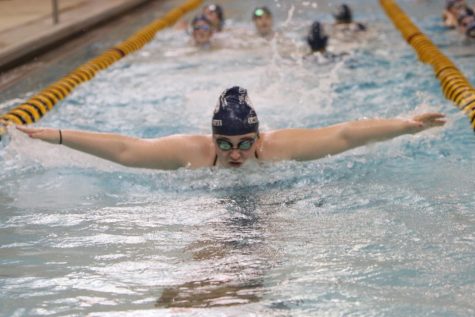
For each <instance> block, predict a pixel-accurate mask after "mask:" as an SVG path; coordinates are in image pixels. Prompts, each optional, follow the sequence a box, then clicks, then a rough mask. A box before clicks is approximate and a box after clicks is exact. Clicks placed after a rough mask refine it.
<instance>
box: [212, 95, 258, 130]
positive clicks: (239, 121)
mask: <svg viewBox="0 0 475 317" xmlns="http://www.w3.org/2000/svg"><path fill="white" fill-rule="evenodd" d="M212 126H213V134H222V135H242V134H247V133H251V132H256V133H257V132H258V131H259V120H258V119H257V114H256V111H255V110H254V108H253V107H252V104H251V101H250V100H249V96H248V95H247V90H246V89H244V88H241V87H237V86H235V87H232V88H229V89H226V90H225V91H224V92H223V93H222V94H221V96H220V97H219V100H218V104H217V105H216V109H215V110H214V114H213V121H212Z"/></svg>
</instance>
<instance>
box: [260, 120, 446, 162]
mask: <svg viewBox="0 0 475 317" xmlns="http://www.w3.org/2000/svg"><path fill="white" fill-rule="evenodd" d="M444 124H445V117H444V115H443V114H440V113H425V114H421V115H418V116H415V117H413V118H412V119H409V120H404V119H368V120H359V121H350V122H346V123H341V124H337V125H333V126H329V127H325V128H318V129H283V130H277V131H274V132H270V133H269V134H268V136H267V138H268V143H269V144H268V145H269V146H268V147H267V148H268V149H269V151H268V152H269V153H268V155H266V156H267V157H268V158H270V159H272V158H274V159H293V160H299V161H307V160H315V159H318V158H321V157H324V156H327V155H334V154H338V153H341V152H344V151H347V150H350V149H353V148H355V147H358V146H362V145H365V144H368V143H371V142H377V141H383V140H388V139H391V138H394V137H397V136H400V135H403V134H414V133H418V132H421V131H423V130H426V129H429V128H432V127H437V126H442V125H444ZM273 149H275V151H274V152H273V153H271V152H272V151H273Z"/></svg>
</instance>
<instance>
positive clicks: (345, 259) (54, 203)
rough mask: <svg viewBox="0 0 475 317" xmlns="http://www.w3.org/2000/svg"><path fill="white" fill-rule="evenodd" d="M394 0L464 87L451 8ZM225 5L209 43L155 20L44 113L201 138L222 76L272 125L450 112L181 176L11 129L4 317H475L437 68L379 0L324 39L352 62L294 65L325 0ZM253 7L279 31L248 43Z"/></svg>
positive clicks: (472, 274) (65, 120)
mask: <svg viewBox="0 0 475 317" xmlns="http://www.w3.org/2000/svg"><path fill="white" fill-rule="evenodd" d="M399 2H400V3H401V5H402V6H403V7H404V9H405V10H406V11H407V12H410V15H411V17H412V18H413V19H414V21H416V22H417V23H418V25H419V27H420V28H421V29H422V30H423V31H424V32H425V33H427V34H428V35H429V36H430V37H431V38H432V39H433V41H434V42H435V43H437V44H438V45H439V46H440V47H441V48H442V49H443V51H444V52H445V53H446V54H447V55H448V56H450V57H451V58H453V60H454V62H455V63H456V64H457V65H459V66H460V69H461V70H462V71H463V72H464V73H465V75H466V76H467V77H468V78H469V79H470V80H471V82H472V83H475V70H474V68H473V56H474V55H473V52H474V47H475V43H473V42H472V43H470V42H467V41H466V40H464V39H463V38H462V37H461V36H460V35H459V34H458V33H456V32H455V31H446V30H444V29H443V28H442V27H441V26H440V12H441V8H442V7H443V1H409V0H405V1H399ZM220 3H221V4H223V5H224V7H225V8H226V12H227V15H228V18H230V21H228V25H229V26H230V29H229V30H228V31H227V32H226V33H225V35H222V36H220V37H219V38H218V39H217V42H219V43H218V45H217V46H218V47H217V48H215V49H213V50H210V51H199V50H195V49H193V48H190V46H189V43H188V38H187V37H186V35H184V34H183V32H182V31H177V30H171V29H170V30H166V31H164V32H162V33H160V34H158V35H157V37H156V39H155V40H154V41H153V42H152V43H150V44H149V45H147V46H146V47H145V48H144V49H143V50H141V51H140V52H137V53H136V54H134V55H132V56H129V57H127V58H125V59H123V60H122V61H120V62H118V63H117V64H115V65H114V66H112V67H111V68H110V69H108V70H106V71H104V72H102V73H101V74H99V75H98V76H97V77H96V78H95V79H94V80H92V81H90V82H88V83H85V84H83V85H82V86H80V87H78V88H77V90H76V91H75V92H74V93H73V94H72V95H71V96H70V97H68V98H67V99H66V100H64V101H63V102H62V103H61V104H60V105H59V106H58V107H56V108H55V109H54V110H53V111H51V112H50V113H49V114H48V115H47V116H46V117H45V118H44V119H42V121H41V122H40V123H38V124H37V125H38V126H49V127H60V128H67V129H88V130H94V131H110V132H116V133H122V134H127V135H133V136H137V137H150V138H152V137H160V136H165V135H169V134H173V133H209V132H210V117H211V114H212V111H213V109H214V105H215V104H216V101H217V97H218V95H219V94H220V92H221V91H222V90H223V89H225V88H228V87H230V86H233V85H241V86H243V87H245V88H247V89H248V91H249V94H250V97H251V100H252V101H253V103H254V105H255V108H256V111H257V113H258V115H259V117H260V121H261V126H262V129H263V130H271V129H279V128H288V127H308V128H310V127H322V126H326V125H329V124H334V123H338V122H342V121H346V120H355V119H360V118H363V117H396V116H398V117H410V116H411V115H413V114H415V113H419V112H423V111H440V112H443V113H445V114H446V115H447V117H448V124H447V125H446V126H445V127H443V128H439V129H433V130H430V131H426V132H424V133H421V134H419V135H416V136H402V137H399V138H396V139H394V140H391V141H388V142H385V143H378V144H373V145H370V146H367V147H362V148H358V149H355V150H352V151H349V152H347V153H344V154H341V155H338V156H334V157H327V158H324V159H321V160H318V161H312V162H294V161H288V162H279V163H263V164H250V165H248V166H245V167H243V168H241V169H238V170H229V169H215V168H203V169H198V170H187V169H180V170H178V171H153V170H141V169H130V168H125V167H121V166H118V165H116V164H114V163H110V162H107V161H104V160H100V159H98V158H94V157H91V156H89V155H86V154H82V153H78V152H75V151H71V150H68V149H66V148H64V147H59V146H52V145H49V144H45V143H41V142H37V141H33V140H31V139H28V138H27V137H25V136H24V135H21V134H20V133H18V132H17V131H14V130H13V131H11V133H10V137H9V140H6V139H4V140H3V141H2V142H3V145H2V149H1V150H0V164H1V166H2V168H1V171H0V184H1V186H0V203H1V213H0V270H1V271H0V289H1V292H0V294H1V295H0V315H2V316H40V315H41V316H78V315H80V316H83V315H88V316H148V315H150V316H157V315H158V316H190V315H193V316H473V315H474V314H475V304H474V302H473V298H474V297H475V235H474V232H475V230H474V229H475V215H474V210H475V200H474V198H473V193H474V192H475V182H474V181H473V177H474V175H475V168H474V165H473V158H474V157H475V137H474V134H473V130H472V129H471V128H470V124H469V122H468V119H467V117H466V116H465V115H464V114H462V113H460V112H459V111H458V109H457V108H456V107H454V106H453V105H452V104H451V103H450V102H448V101H446V100H445V99H444V98H443V96H442V93H441V91H440V88H439V83H438V82H437V80H436V79H435V78H434V75H433V72H432V69H431V68H430V67H429V66H427V65H423V64H421V63H420V62H419V61H418V60H417V58H416V54H415V53H414V52H413V50H412V48H411V47H409V46H408V45H407V44H406V43H405V42H404V41H403V40H402V38H401V36H400V34H399V33H398V32H397V31H396V30H395V29H394V27H393V25H392V24H391V23H390V22H389V20H388V19H387V18H386V17H385V15H384V13H383V12H382V11H381V9H380V8H379V7H378V6H377V5H376V4H375V2H374V1H369V0H363V1H358V2H356V1H355V2H354V3H351V5H352V6H353V7H354V10H355V15H356V19H358V20H361V21H365V22H366V23H367V24H368V25H369V28H370V31H369V34H368V35H367V36H365V37H362V38H358V39H355V40H354V41H352V42H348V41H345V40H344V39H340V40H335V39H334V40H331V42H330V45H331V47H332V49H333V50H334V51H338V52H347V53H349V54H348V55H347V56H346V57H345V58H343V59H342V60H340V61H336V62H334V63H324V64H318V63H315V61H312V60H308V59H307V60H305V59H303V58H302V56H303V55H304V54H305V43H304V36H305V34H306V32H307V29H308V27H309V24H310V22H311V21H312V20H313V19H315V18H318V19H321V20H322V21H324V22H326V23H330V22H331V16H330V15H329V13H330V12H331V10H332V7H331V6H328V5H325V3H324V2H323V1H261V2H257V1H249V2H246V3H244V2H241V1H222V2H220ZM258 4H266V5H268V6H269V7H270V8H271V10H272V11H273V12H275V19H276V28H277V29H278V30H279V31H280V32H281V33H282V34H281V35H280V36H279V37H278V39H277V40H275V41H272V42H265V41H263V40H261V39H258V38H255V37H253V36H248V35H246V34H248V33H252V29H251V28H250V25H249V24H248V19H249V16H250V10H251V9H252V8H253V7H254V6H255V5H258ZM106 48H107V47H104V49H106ZM51 71H52V72H54V70H53V69H51ZM32 93H34V92H33V91H28V92H25V93H24V96H28V95H31V94H32ZM20 97H23V96H20ZM12 103H14V101H13V100H8V101H6V102H4V104H3V106H5V105H9V104H12Z"/></svg>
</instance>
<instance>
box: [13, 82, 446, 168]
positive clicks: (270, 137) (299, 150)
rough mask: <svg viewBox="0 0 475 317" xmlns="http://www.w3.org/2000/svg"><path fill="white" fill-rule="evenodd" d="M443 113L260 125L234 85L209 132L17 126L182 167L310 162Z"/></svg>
mask: <svg viewBox="0 0 475 317" xmlns="http://www.w3.org/2000/svg"><path fill="white" fill-rule="evenodd" d="M444 123H445V119H444V115H442V114H439V113H425V114H421V115H417V116H415V117H413V118H412V119H408V120H404V119H365V120H360V121H352V122H351V121H350V122H346V123H341V124H336V125H332V126H328V127H323V128H307V129H303V128H302V129H298V128H297V129H281V130H274V131H268V132H261V131H260V130H259V120H258V118H257V114H256V111H255V110H254V108H253V106H252V104H251V102H250V100H249V97H248V94H247V91H246V89H243V88H241V87H232V88H230V89H226V90H225V91H224V92H223V93H222V94H221V96H220V97H219V100H218V104H217V105H216V108H215V110H214V113H213V117H212V121H211V126H212V134H209V135H170V136H166V137H162V138H157V139H139V138H133V137H128V136H122V135H118V134H106V133H97V132H86V131H77V130H58V129H51V128H28V127H22V126H17V129H18V130H20V131H21V132H23V133H25V134H27V135H28V136H30V138H32V139H38V140H42V141H45V142H49V143H53V144H62V145H64V146H67V147H69V148H72V149H75V150H79V151H82V152H86V153H89V154H92V155H95V156H98V157H101V158H103V159H106V160H110V161H113V162H116V163H119V164H122V165H125V166H129V167H136V168H152V169H163V170H174V169H178V168H182V167H186V168H201V167H211V166H219V167H227V168H238V167H241V166H243V165H244V164H245V163H247V162H248V161H282V160H296V161H310V160H316V159H319V158H322V157H325V156H328V155H334V154H338V153H341V152H343V151H347V150H350V149H352V148H355V147H359V146H362V145H365V144H368V143H370V142H375V141H383V140H387V139H391V138H395V137H397V136H400V135H403V134H414V133H418V132H421V131H423V130H426V129H429V128H432V127H437V126H442V125H444Z"/></svg>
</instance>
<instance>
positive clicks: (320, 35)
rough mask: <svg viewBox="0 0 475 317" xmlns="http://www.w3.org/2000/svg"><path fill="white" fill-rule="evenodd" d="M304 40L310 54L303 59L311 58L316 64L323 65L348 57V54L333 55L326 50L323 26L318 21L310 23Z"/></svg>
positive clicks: (326, 44)
mask: <svg viewBox="0 0 475 317" xmlns="http://www.w3.org/2000/svg"><path fill="white" fill-rule="evenodd" d="M306 39H307V44H308V46H309V47H310V53H308V54H307V55H305V56H304V58H305V59H310V58H313V59H316V62H317V63H319V64H324V63H328V62H333V61H335V60H338V59H340V58H341V57H343V56H344V55H348V53H340V54H335V53H333V52H330V51H328V50H327V46H328V35H327V34H326V32H325V30H324V28H323V24H322V23H320V22H319V21H315V22H313V23H312V26H311V27H310V30H309V32H308V35H307V38H306Z"/></svg>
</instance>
